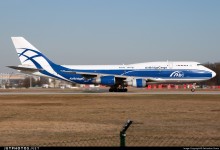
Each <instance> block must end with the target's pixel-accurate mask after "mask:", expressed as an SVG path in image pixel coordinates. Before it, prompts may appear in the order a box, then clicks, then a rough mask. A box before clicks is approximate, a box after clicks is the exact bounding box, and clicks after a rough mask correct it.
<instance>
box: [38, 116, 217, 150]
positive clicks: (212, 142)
mask: <svg viewBox="0 0 220 150" xmlns="http://www.w3.org/2000/svg"><path fill="white" fill-rule="evenodd" d="M131 124H132V121H131V120H128V121H127V122H126V123H125V124H124V126H123V127H122V129H121V131H120V134H118V135H114V134H113V135H111V134H109V135H107V134H106V135H96V137H94V138H91V137H90V138H87V137H86V136H85V135H84V136H75V137H72V138H70V139H69V140H63V141H62V140H58V141H54V142H49V143H42V144H38V145H34V146H111V147H112V146H114V147H119V146H121V147H124V146H129V147H133V146H139V147H141V146H147V147H151V146H152V147H153V146H154V147H155V146H157V147H159V146H161V147H163V146H184V147H188V146H200V147H207V146H209V147H210V146H211V147H213V146H216V147H219V146H220V137H219V136H213V137H204V136H202V137H199V136H187V135H184V136H165V135H161V136H149V135H145V134H140V133H139V134H135V132H130V133H128V134H127V133H126V131H127V129H128V128H129V126H130V125H131Z"/></svg>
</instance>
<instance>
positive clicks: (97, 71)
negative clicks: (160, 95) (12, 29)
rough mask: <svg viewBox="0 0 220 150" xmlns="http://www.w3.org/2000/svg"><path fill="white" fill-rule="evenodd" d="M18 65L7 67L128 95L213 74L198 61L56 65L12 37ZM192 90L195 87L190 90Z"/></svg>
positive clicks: (197, 79)
mask: <svg viewBox="0 0 220 150" xmlns="http://www.w3.org/2000/svg"><path fill="white" fill-rule="evenodd" d="M12 41H13V43H14V46H15V49H16V51H17V54H18V57H19V59H20V61H21V65H18V66H8V67H10V68H13V69H16V70H18V71H20V72H22V73H25V74H33V75H37V76H45V77H49V78H55V79H60V80H65V81H68V82H73V83H78V84H101V85H106V86H109V87H110V89H109V92H127V88H126V87H127V86H133V87H137V88H142V87H146V86H147V85H149V84H168V83H169V84H170V83H175V84H183V83H197V82H201V81H205V80H209V79H211V78H213V77H215V76H216V73H215V72H214V71H212V70H210V69H208V68H206V67H204V66H203V65H202V64H200V63H198V62H192V61H175V62H172V61H164V62H145V63H136V64H129V65H58V64H55V63H54V62H52V61H51V60H49V59H48V58H47V57H46V56H45V55H43V54H42V53H41V52H40V51H39V50H38V49H37V48H35V47H34V46H33V45H31V44H30V43H29V42H28V41H26V40H25V39H24V38H23V37H12ZM192 91H195V87H193V88H192Z"/></svg>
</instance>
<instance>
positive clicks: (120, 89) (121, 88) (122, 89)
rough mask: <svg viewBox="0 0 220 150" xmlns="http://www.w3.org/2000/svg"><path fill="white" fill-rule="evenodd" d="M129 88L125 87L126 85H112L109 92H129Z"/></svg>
mask: <svg viewBox="0 0 220 150" xmlns="http://www.w3.org/2000/svg"><path fill="white" fill-rule="evenodd" d="M127 91H128V89H127V88H125V87H124V86H116V85H114V86H111V88H110V89H109V92H127Z"/></svg>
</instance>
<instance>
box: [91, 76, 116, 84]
mask: <svg viewBox="0 0 220 150" xmlns="http://www.w3.org/2000/svg"><path fill="white" fill-rule="evenodd" d="M93 83H95V84H103V85H109V86H112V85H115V77H114V76H102V77H98V78H95V79H94V80H93Z"/></svg>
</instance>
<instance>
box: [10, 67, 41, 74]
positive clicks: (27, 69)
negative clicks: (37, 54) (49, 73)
mask: <svg viewBox="0 0 220 150" xmlns="http://www.w3.org/2000/svg"><path fill="white" fill-rule="evenodd" d="M7 67H9V68H12V69H16V70H20V71H25V72H32V73H33V72H38V71H40V70H43V69H36V68H28V67H20V66H7Z"/></svg>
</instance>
